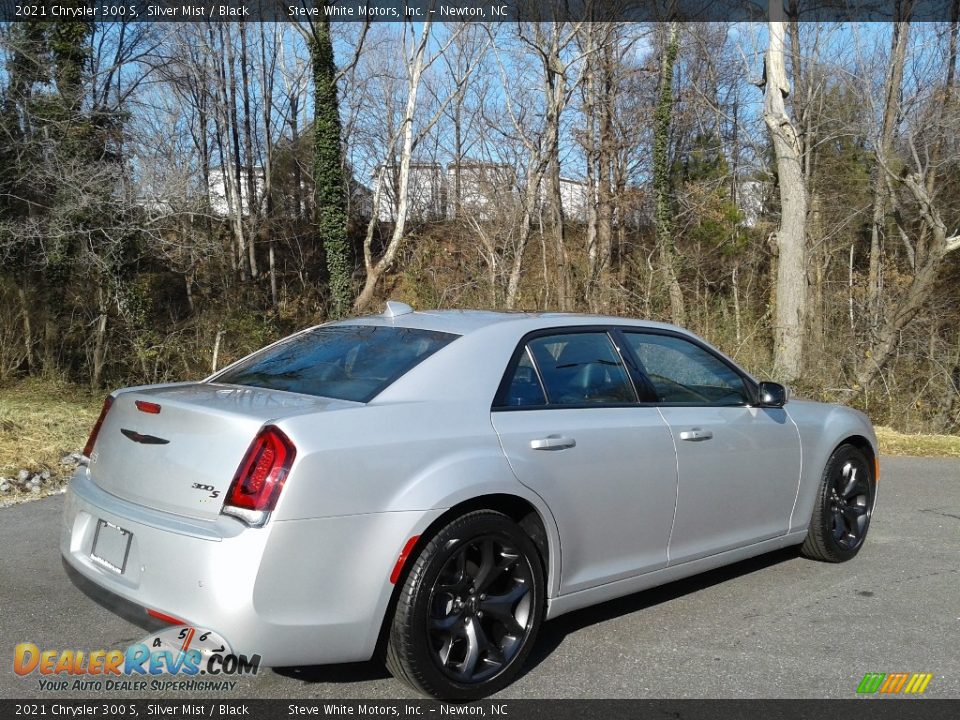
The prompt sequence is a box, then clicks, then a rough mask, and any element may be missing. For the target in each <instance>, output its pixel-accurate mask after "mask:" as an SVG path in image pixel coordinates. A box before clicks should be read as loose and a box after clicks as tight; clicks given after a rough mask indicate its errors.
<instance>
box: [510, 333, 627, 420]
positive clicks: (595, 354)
mask: <svg viewBox="0 0 960 720" xmlns="http://www.w3.org/2000/svg"><path fill="white" fill-rule="evenodd" d="M501 393H502V394H501V395H500V397H499V398H498V400H499V402H498V403H497V406H498V407H537V406H543V405H547V406H550V407H558V406H559V407H562V406H582V405H620V404H623V403H635V402H637V396H636V393H635V392H634V390H633V385H632V383H631V382H630V378H629V377H628V375H627V370H626V368H625V367H624V366H623V362H622V361H621V359H620V354H619V353H618V352H617V349H616V347H615V346H614V344H613V342H612V341H611V340H610V336H609V335H607V333H605V332H578V333H564V334H557V335H546V336H542V337H537V338H534V339H532V340H531V341H530V342H529V343H527V346H526V348H524V351H523V354H522V355H521V356H520V358H519V360H518V362H517V364H516V366H515V367H514V369H513V371H512V374H511V376H510V378H509V380H508V381H507V382H506V384H505V386H504V389H503V390H502V391H501Z"/></svg>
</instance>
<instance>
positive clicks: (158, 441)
mask: <svg viewBox="0 0 960 720" xmlns="http://www.w3.org/2000/svg"><path fill="white" fill-rule="evenodd" d="M120 432H122V433H123V434H124V435H126V436H127V437H128V438H130V439H131V440H133V441H134V442H138V443H143V444H144V445H166V444H167V443H169V442H170V441H169V440H164V439H163V438H159V437H157V436H156V435H142V434H140V433H138V432H137V431H136V430H127V429H126V428H120Z"/></svg>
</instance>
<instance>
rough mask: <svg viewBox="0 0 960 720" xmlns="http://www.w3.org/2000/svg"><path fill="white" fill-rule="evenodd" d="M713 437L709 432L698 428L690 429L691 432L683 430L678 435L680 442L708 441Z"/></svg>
mask: <svg viewBox="0 0 960 720" xmlns="http://www.w3.org/2000/svg"><path fill="white" fill-rule="evenodd" d="M712 437H713V433H712V432H710V431H709V430H701V429H700V428H692V429H691V430H684V431H683V432H681V433H680V439H681V440H690V441H692V442H697V441H699V440H709V439H710V438H712Z"/></svg>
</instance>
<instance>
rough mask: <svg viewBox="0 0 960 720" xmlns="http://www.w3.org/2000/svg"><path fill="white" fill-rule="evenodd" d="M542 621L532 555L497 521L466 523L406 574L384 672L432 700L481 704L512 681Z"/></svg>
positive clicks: (483, 518)
mask: <svg viewBox="0 0 960 720" xmlns="http://www.w3.org/2000/svg"><path fill="white" fill-rule="evenodd" d="M543 612H544V572H543V565H542V560H541V558H540V555H539V552H538V551H537V548H536V545H535V544H534V543H533V541H532V540H531V539H530V537H529V536H528V535H527V534H526V533H525V532H524V531H523V529H521V528H520V526H518V525H517V524H516V523H514V522H513V521H512V520H511V519H510V518H508V517H506V516H505V515H502V514H500V513H497V512H494V511H491V510H480V511H477V512H473V513H469V514H467V515H465V516H463V517H461V518H458V519H456V520H454V521H453V522H451V523H450V524H449V525H447V526H446V527H444V528H443V529H442V530H440V531H439V532H438V533H437V534H436V535H435V536H434V537H433V538H432V539H431V540H430V542H429V543H427V545H426V546H425V547H424V548H423V550H422V551H421V553H420V555H419V556H418V557H417V559H416V562H415V563H414V564H413V566H412V567H411V570H410V573H409V575H408V576H407V579H406V582H405V584H404V587H403V589H402V590H401V594H400V598H399V599H398V602H397V609H396V613H395V615H394V620H393V625H392V627H391V633H390V641H389V644H388V648H387V666H388V667H389V668H390V670H391V672H393V674H394V675H395V676H396V677H398V678H399V679H402V680H404V681H406V682H408V683H409V684H411V685H412V686H413V687H414V688H416V689H417V690H419V691H421V692H423V693H426V694H428V695H432V696H434V697H440V698H443V699H447V700H473V699H477V698H481V697H485V696H487V695H490V694H492V693H494V692H496V691H497V690H499V689H500V688H502V687H504V686H506V685H507V684H509V683H510V682H511V681H512V680H513V679H514V678H515V677H516V676H517V674H518V673H519V672H520V669H521V665H522V663H523V660H524V659H525V658H526V655H527V654H528V653H529V651H530V649H531V647H532V646H533V641H534V638H535V636H536V633H537V630H538V628H539V626H540V624H541V622H542V619H543Z"/></svg>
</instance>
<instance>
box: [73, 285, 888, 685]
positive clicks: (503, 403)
mask: <svg viewBox="0 0 960 720" xmlns="http://www.w3.org/2000/svg"><path fill="white" fill-rule="evenodd" d="M84 454H85V456H87V461H86V462H85V463H84V464H83V465H82V466H81V467H80V468H79V469H78V471H77V473H76V475H75V476H74V478H73V481H72V483H71V485H70V491H69V494H68V498H67V504H66V510H65V515H64V521H63V530H62V540H61V550H62V553H63V556H64V558H65V560H66V562H67V564H68V565H69V566H70V567H71V568H72V569H73V570H74V571H76V573H79V574H80V575H82V576H84V577H85V578H86V579H87V580H88V581H92V582H93V583H94V584H95V585H97V586H99V588H100V589H102V590H106V591H109V592H108V593H107V594H108V595H110V596H120V597H121V598H124V599H125V600H126V601H130V602H132V603H134V604H135V605H136V606H139V607H141V608H146V609H148V610H149V611H151V612H152V613H153V614H156V615H165V616H169V617H172V618H179V619H182V620H183V621H184V622H187V623H189V624H191V625H195V626H200V627H205V628H209V629H212V630H215V631H216V632H217V633H219V634H220V635H222V636H224V637H225V638H226V639H227V640H228V641H229V643H230V644H231V647H232V648H233V649H234V651H238V652H247V653H258V654H260V655H261V657H262V661H263V663H264V664H266V665H272V666H289V665H301V664H315V663H338V662H348V661H361V660H367V659H370V658H371V657H373V656H375V655H377V654H378V653H380V652H381V651H382V652H383V654H384V655H385V658H386V663H387V665H388V667H389V668H390V670H391V671H392V672H393V673H394V674H395V675H396V676H397V677H398V678H400V679H402V680H404V681H406V682H408V683H410V684H411V685H412V686H413V687H414V688H416V689H417V690H419V691H421V692H423V693H426V694H430V695H434V696H438V697H442V698H446V699H452V700H466V699H471V698H478V697H481V696H484V695H487V694H490V693H493V692H496V691H497V690H498V689H500V688H502V687H504V686H505V685H506V684H508V683H509V682H510V681H511V680H512V679H513V678H515V677H516V675H517V673H518V672H519V670H520V667H521V665H522V663H523V661H524V659H525V658H526V656H527V655H528V653H529V652H530V649H531V647H532V645H533V643H534V640H535V638H536V635H537V630H538V628H539V627H540V625H541V623H542V622H544V621H545V620H548V619H550V618H553V617H556V616H558V615H560V614H562V613H565V612H569V611H571V610H575V609H577V608H582V607H585V606H588V605H593V604H596V603H599V602H603V601H605V600H609V599H611V598H615V597H618V596H622V595H626V594H629V593H633V592H637V591H639V590H643V589H645V588H649V587H652V586H655V585H660V584H662V583H666V582H670V581H672V580H675V579H678V578H681V577H684V576H688V575H692V574H695V573H699V572H702V571H705V570H709V569H711V568H715V567H718V566H720V565H724V564H727V563H732V562H735V561H738V560H742V559H744V558H747V557H750V556H754V555H758V554H760V553H765V552H768V551H771V550H775V549H778V548H783V547H785V546H788V545H800V544H802V551H803V553H804V554H805V555H807V556H808V557H811V558H816V559H818V560H825V561H831V562H839V561H844V560H848V559H850V558H852V557H853V556H854V555H856V554H857V552H858V551H859V550H860V548H861V546H862V545H863V542H864V539H865V537H866V534H867V528H868V527H869V524H870V516H871V513H872V511H873V506H874V500H875V498H876V487H877V485H876V483H877V476H878V465H877V445H876V438H875V435H874V432H873V428H872V427H871V424H870V422H869V420H868V419H867V418H866V417H865V416H864V415H863V414H862V413H860V412H857V411H855V410H852V409H850V408H845V407H840V406H836V405H825V404H820V403H814V402H806V401H800V400H789V402H788V398H787V391H786V389H785V388H784V387H783V386H782V385H778V384H776V383H770V382H757V381H756V380H754V379H753V378H752V377H751V376H750V375H748V374H747V373H746V372H744V371H743V370H742V369H741V368H739V367H738V366H737V365H736V364H735V363H734V362H732V361H731V360H730V359H729V358H727V357H725V356H724V355H722V354H721V353H719V352H718V351H717V350H715V349H714V348H712V347H710V346H709V345H707V344H706V343H704V342H703V341H702V340H699V339H698V338H697V337H695V336H694V335H692V334H691V333H689V332H687V331H685V330H682V329H680V328H677V327H674V326H671V325H664V324H659V323H654V322H644V321H639V320H627V319H621V318H613V317H599V316H583V315H569V314H547V313H544V314H531V313H493V312H479V311H431V312H413V311H412V310H411V309H410V308H409V307H408V306H406V305H403V304H402V303H395V302H391V303H388V306H387V310H386V311H385V312H384V314H383V315H379V316H371V317H362V318H357V319H352V320H344V321H341V322H333V323H329V324H325V325H321V326H318V327H313V328H309V329H307V330H304V331H302V332H299V333H297V334H295V335H292V336H291V337H288V338H286V339H284V340H281V341H280V342H277V343H275V344H273V345H271V346H269V347H267V348H265V349H263V350H260V351H259V352H256V353H254V354H253V355H250V356H249V357H247V358H244V359H242V360H240V361H239V362H236V363H234V364H233V365H231V366H229V367H227V368H226V369H224V370H222V371H220V372H218V373H216V374H215V375H213V376H212V377H210V378H207V379H206V380H204V381H202V382H186V383H176V384H168V385H153V386H145V387H133V388H126V389H123V390H118V391H116V392H114V393H113V394H112V395H111V396H110V397H108V398H107V400H106V402H105V403H104V407H103V412H102V414H101V416H100V419H99V420H98V421H97V424H96V426H95V427H94V429H93V432H92V434H91V437H90V440H89V442H88V444H87V447H86V450H85V453H84ZM76 573H72V574H76Z"/></svg>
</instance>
